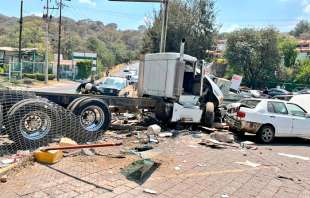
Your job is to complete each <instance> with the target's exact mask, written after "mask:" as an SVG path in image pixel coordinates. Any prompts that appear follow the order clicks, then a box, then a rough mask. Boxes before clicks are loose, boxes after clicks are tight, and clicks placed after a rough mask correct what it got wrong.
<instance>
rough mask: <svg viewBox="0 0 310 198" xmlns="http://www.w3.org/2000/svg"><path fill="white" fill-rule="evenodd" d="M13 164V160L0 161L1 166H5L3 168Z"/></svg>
mask: <svg viewBox="0 0 310 198" xmlns="http://www.w3.org/2000/svg"><path fill="white" fill-rule="evenodd" d="M14 162H15V159H3V160H1V164H3V165H5V166H6V165H9V164H12V163H14Z"/></svg>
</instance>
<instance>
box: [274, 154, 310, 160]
mask: <svg viewBox="0 0 310 198" xmlns="http://www.w3.org/2000/svg"><path fill="white" fill-rule="evenodd" d="M278 155H280V156H285V157H289V158H296V159H301V160H305V161H309V160H310V158H309V157H304V156H300V155H292V154H287V153H278Z"/></svg>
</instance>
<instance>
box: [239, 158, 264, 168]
mask: <svg viewBox="0 0 310 198" xmlns="http://www.w3.org/2000/svg"><path fill="white" fill-rule="evenodd" d="M235 163H236V164H240V165H245V166H251V167H253V168H256V167H258V166H260V165H261V164H258V163H254V162H250V161H248V160H247V161H245V162H235Z"/></svg>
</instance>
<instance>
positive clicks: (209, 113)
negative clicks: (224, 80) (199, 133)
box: [205, 102, 215, 127]
mask: <svg viewBox="0 0 310 198" xmlns="http://www.w3.org/2000/svg"><path fill="white" fill-rule="evenodd" d="M214 118H215V112H214V104H213V103H212V102H208V103H207V104H206V113H205V123H206V126H207V127H212V126H213V123H214Z"/></svg>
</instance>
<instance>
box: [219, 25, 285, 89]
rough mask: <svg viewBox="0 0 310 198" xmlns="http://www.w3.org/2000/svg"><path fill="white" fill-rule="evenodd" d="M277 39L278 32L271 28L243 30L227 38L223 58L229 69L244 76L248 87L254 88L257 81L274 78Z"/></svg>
mask: <svg viewBox="0 0 310 198" xmlns="http://www.w3.org/2000/svg"><path fill="white" fill-rule="evenodd" d="M277 38H278V32H277V31H276V30H274V29H273V28H266V29H261V30H255V29H247V28H245V29H241V30H237V31H234V32H232V33H231V34H230V35H229V36H228V39H227V48H226V52H225V57H226V58H227V60H228V63H229V65H230V67H232V68H233V69H234V71H235V72H236V73H238V74H241V75H243V76H244V78H245V80H246V82H248V85H249V86H251V87H256V86H257V81H265V80H271V79H274V78H275V74H276V72H275V71H276V70H277V68H278V65H279V63H280V55H279V50H278V46H277Z"/></svg>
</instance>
